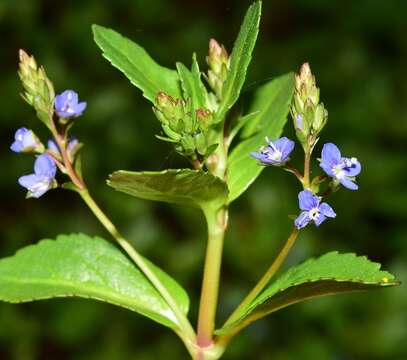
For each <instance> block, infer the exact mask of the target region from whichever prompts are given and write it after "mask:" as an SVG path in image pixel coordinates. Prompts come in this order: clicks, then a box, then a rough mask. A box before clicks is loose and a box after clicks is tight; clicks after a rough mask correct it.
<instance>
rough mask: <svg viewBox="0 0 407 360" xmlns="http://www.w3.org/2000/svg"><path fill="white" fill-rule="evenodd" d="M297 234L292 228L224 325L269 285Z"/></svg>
mask: <svg viewBox="0 0 407 360" xmlns="http://www.w3.org/2000/svg"><path fill="white" fill-rule="evenodd" d="M298 232H299V231H298V229H297V228H296V227H294V229H293V231H292V232H291V234H290V236H289V237H288V238H287V240H286V242H285V243H284V245H283V246H282V248H281V249H280V251H279V253H278V255H277V257H276V258H275V260H274V261H273V263H272V264H271V266H270V267H269V269H268V270H267V271H266V273H265V274H264V275H263V277H262V278H261V279H260V281H259V282H258V283H257V285H256V286H255V287H254V288H253V290H252V291H251V292H250V293H249V295H247V296H246V297H245V299H244V300H243V301H242V302H241V303H240V305H239V306H238V307H237V308H236V310H235V311H234V312H233V313H232V315H231V316H230V317H229V318H228V320H227V321H226V323H225V325H227V324H230V323H232V322H233V321H235V320H237V317H238V314H239V313H240V310H242V309H243V308H245V307H246V306H247V305H249V304H250V303H251V302H252V301H253V300H254V299H255V298H256V297H257V295H259V294H260V292H261V291H262V290H263V289H264V287H265V286H266V285H267V284H268V283H269V281H270V280H271V278H272V277H273V276H274V274H275V273H276V272H277V270H278V269H279V268H280V267H281V265H282V264H283V262H284V260H285V258H286V257H287V255H288V253H289V251H290V250H291V247H292V246H293V245H294V242H295V240H296V239H297V236H298Z"/></svg>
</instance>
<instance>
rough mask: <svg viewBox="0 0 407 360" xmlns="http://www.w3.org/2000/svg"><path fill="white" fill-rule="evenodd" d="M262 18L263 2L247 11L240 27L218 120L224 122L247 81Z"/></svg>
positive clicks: (256, 3)
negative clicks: (247, 73)
mask: <svg viewBox="0 0 407 360" xmlns="http://www.w3.org/2000/svg"><path fill="white" fill-rule="evenodd" d="M260 16H261V1H257V2H255V3H253V4H252V5H251V6H250V7H249V9H248V10H247V13H246V16H245V18H244V20H243V23H242V25H241V27H240V31H239V34H238V36H237V39H236V41H235V44H234V46H233V51H232V54H231V57H230V67H229V71H228V75H227V78H226V82H225V85H224V87H223V90H222V100H221V103H220V104H219V109H218V113H217V120H218V121H223V119H224V117H225V115H226V113H227V112H228V110H229V109H230V108H231V107H232V106H233V104H234V103H235V102H236V101H237V99H238V98H239V95H240V91H241V90H242V87H243V84H244V82H245V79H246V72H247V68H248V67H249V64H250V61H251V58H252V52H253V49H254V45H255V44H256V40H257V34H258V32H259V24H260Z"/></svg>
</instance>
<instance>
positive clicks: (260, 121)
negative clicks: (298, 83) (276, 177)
mask: <svg viewBox="0 0 407 360" xmlns="http://www.w3.org/2000/svg"><path fill="white" fill-rule="evenodd" d="M293 91H294V77H293V74H292V73H289V74H286V75H282V76H279V77H277V78H275V79H274V80H271V81H269V82H268V83H266V84H265V85H263V86H261V87H260V88H259V89H258V90H257V91H256V92H255V94H254V99H253V102H252V104H251V105H250V108H249V110H248V113H249V114H250V113H254V112H256V115H255V116H253V118H251V120H250V121H249V122H247V124H246V125H245V126H244V128H243V130H242V135H241V137H242V138H243V140H242V141H241V142H240V143H239V144H238V145H237V146H236V147H235V148H234V149H233V150H232V152H231V154H230V156H229V160H228V161H229V165H228V181H227V183H228V187H229V191H230V193H229V203H230V202H232V201H233V200H235V199H236V198H238V197H239V196H240V195H241V194H242V193H243V192H244V191H245V190H246V189H247V188H248V187H249V186H250V184H251V183H253V181H254V180H255V179H256V178H257V177H258V176H259V175H260V173H261V172H262V170H263V169H264V166H261V165H259V162H258V160H256V159H254V158H253V157H251V156H250V153H251V152H252V151H257V150H258V149H259V148H260V146H262V145H264V144H265V140H264V138H265V137H266V136H268V137H269V138H270V139H272V140H274V139H277V138H278V137H279V136H280V135H281V133H282V131H283V128H284V125H285V123H286V122H287V115H288V112H289V108H290V103H291V98H292V94H293Z"/></svg>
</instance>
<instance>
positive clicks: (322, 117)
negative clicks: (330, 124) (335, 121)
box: [312, 103, 328, 134]
mask: <svg viewBox="0 0 407 360" xmlns="http://www.w3.org/2000/svg"><path fill="white" fill-rule="evenodd" d="M327 120H328V111H327V110H326V109H325V107H324V104H322V103H321V104H319V105H318V106H317V107H316V109H315V114H314V121H313V123H312V128H313V130H314V132H315V133H317V134H318V133H320V132H321V130H322V129H323V128H324V126H325V124H326V122H327Z"/></svg>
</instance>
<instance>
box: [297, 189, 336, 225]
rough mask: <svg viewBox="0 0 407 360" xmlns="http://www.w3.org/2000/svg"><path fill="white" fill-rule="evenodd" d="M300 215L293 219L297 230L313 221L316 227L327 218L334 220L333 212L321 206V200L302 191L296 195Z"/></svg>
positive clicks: (308, 192) (324, 204)
mask: <svg viewBox="0 0 407 360" xmlns="http://www.w3.org/2000/svg"><path fill="white" fill-rule="evenodd" d="M298 201H299V206H300V209H301V210H303V211H302V212H301V214H300V215H299V216H298V217H297V218H296V219H295V226H296V227H297V229H302V228H303V227H305V226H307V225H308V223H309V222H311V221H313V222H314V223H315V225H316V226H319V225H321V224H322V223H323V222H324V221H325V220H326V218H327V217H330V218H334V217H335V216H336V214H335V211H333V209H332V208H331V207H330V206H329V205H328V204H327V203H325V202H324V203H322V204H321V198H320V197H319V196H316V195H314V194H313V193H312V192H311V191H309V190H303V191H301V192H300V193H299V194H298Z"/></svg>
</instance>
